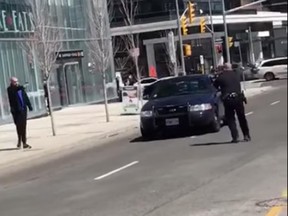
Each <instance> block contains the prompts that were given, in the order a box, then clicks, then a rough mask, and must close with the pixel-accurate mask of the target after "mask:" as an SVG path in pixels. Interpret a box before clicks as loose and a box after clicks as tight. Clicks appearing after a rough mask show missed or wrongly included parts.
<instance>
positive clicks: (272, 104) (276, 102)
mask: <svg viewBox="0 0 288 216" xmlns="http://www.w3.org/2000/svg"><path fill="white" fill-rule="evenodd" d="M279 103H280V101H275V102H273V103H271V104H270V105H271V106H275V105H276V104H279Z"/></svg>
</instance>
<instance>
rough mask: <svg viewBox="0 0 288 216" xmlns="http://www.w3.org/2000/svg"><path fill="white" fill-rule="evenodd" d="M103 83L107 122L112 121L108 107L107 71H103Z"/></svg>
mask: <svg viewBox="0 0 288 216" xmlns="http://www.w3.org/2000/svg"><path fill="white" fill-rule="evenodd" d="M102 84H103V97H104V105H105V113H106V122H107V123H108V122H110V116H109V109H108V96H107V89H106V74H105V71H102Z"/></svg>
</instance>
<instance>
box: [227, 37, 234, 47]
mask: <svg viewBox="0 0 288 216" xmlns="http://www.w3.org/2000/svg"><path fill="white" fill-rule="evenodd" d="M228 41H229V48H231V47H232V46H233V45H234V41H233V37H228Z"/></svg>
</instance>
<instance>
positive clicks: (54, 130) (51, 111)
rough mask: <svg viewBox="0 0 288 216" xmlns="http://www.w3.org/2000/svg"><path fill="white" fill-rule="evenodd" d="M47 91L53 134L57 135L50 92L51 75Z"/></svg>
mask: <svg viewBox="0 0 288 216" xmlns="http://www.w3.org/2000/svg"><path fill="white" fill-rule="evenodd" d="M47 74H48V73H47ZM47 92H48V103H49V112H50V120H51V128H52V134H53V136H56V128H55V121H54V113H53V104H52V99H51V92H50V76H49V77H48V79H47Z"/></svg>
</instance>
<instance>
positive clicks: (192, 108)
mask: <svg viewBox="0 0 288 216" xmlns="http://www.w3.org/2000/svg"><path fill="white" fill-rule="evenodd" d="M211 109H213V107H212V105H211V104H197V105H193V106H190V108H189V111H190V112H197V111H206V110H211Z"/></svg>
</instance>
